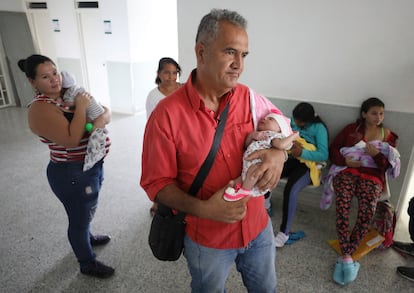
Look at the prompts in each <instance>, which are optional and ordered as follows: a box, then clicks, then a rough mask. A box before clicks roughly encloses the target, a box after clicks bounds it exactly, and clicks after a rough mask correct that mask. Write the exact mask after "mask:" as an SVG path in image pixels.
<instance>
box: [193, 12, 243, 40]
mask: <svg viewBox="0 0 414 293" xmlns="http://www.w3.org/2000/svg"><path fill="white" fill-rule="evenodd" d="M220 21H228V22H230V23H232V24H234V25H236V26H238V27H241V28H243V29H246V27H247V20H246V19H245V18H244V17H243V16H241V15H240V14H238V13H237V12H235V11H230V10H227V9H212V10H211V11H210V13H209V14H206V15H205V16H204V17H203V18H202V19H201V21H200V24H199V26H198V30H197V36H196V43H197V42H204V43H208V42H210V41H212V40H215V39H216V38H217V34H218V26H219V22H220Z"/></svg>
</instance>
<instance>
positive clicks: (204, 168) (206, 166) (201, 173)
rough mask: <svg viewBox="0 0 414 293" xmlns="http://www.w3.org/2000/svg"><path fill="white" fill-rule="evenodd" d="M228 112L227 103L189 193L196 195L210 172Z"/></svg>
mask: <svg viewBox="0 0 414 293" xmlns="http://www.w3.org/2000/svg"><path fill="white" fill-rule="evenodd" d="M228 112H229V103H227V105H226V107H225V108H224V110H223V112H221V114H220V117H219V124H218V126H217V129H216V133H215V134H214V140H213V145H212V146H211V149H210V152H209V153H208V155H207V157H206V159H205V160H204V163H203V165H201V167H200V170H198V173H197V176H196V178H195V179H194V181H193V184H191V187H190V190H189V191H188V193H189V194H191V195H192V196H196V194H197V192H198V190H199V189H200V187H201V186H202V185H203V182H204V180H205V179H206V177H207V174H208V173H209V172H210V169H211V166H213V163H214V159H215V157H216V155H217V151H218V149H219V147H220V142H221V138H222V137H223V132H224V126H225V125H226V120H227V114H228Z"/></svg>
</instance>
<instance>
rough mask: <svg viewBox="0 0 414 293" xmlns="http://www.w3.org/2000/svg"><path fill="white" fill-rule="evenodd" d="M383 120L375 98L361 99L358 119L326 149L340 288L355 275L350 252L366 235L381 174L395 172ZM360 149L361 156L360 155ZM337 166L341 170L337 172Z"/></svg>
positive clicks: (356, 266) (392, 136)
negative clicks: (352, 214) (354, 210)
mask: <svg viewBox="0 0 414 293" xmlns="http://www.w3.org/2000/svg"><path fill="white" fill-rule="evenodd" d="M383 120H384V103H383V102H382V101H381V100H380V99H378V98H369V99H367V100H365V101H364V102H363V103H362V105H361V109H360V118H359V119H358V120H357V121H356V122H355V123H351V124H349V125H347V126H346V127H345V128H344V129H342V131H341V132H340V133H339V134H338V135H337V136H336V137H335V139H334V141H333V143H332V144H331V146H330V149H329V158H330V160H331V162H332V164H333V167H331V169H330V171H329V172H330V173H331V171H332V170H333V169H335V168H336V170H337V171H336V173H335V174H333V180H332V186H333V190H334V193H335V195H336V231H337V234H338V240H339V245H340V248H341V253H342V256H341V257H340V258H339V259H338V260H337V262H336V264H335V269H334V272H333V279H334V281H335V282H336V283H338V284H341V285H346V284H349V283H351V282H353V281H354V280H355V279H356V277H357V275H358V270H359V267H360V265H359V263H358V262H356V261H353V259H352V253H353V252H355V251H356V250H357V248H358V246H359V244H360V243H361V240H362V239H363V238H364V236H365V235H366V234H367V232H368V228H369V226H370V224H371V222H372V219H373V216H374V213H375V209H376V206H377V201H378V199H379V198H380V196H381V193H382V191H383V188H384V186H385V173H386V172H387V170H388V172H389V174H393V176H398V173H399V171H398V170H399V159H397V158H396V157H395V156H394V154H395V152H394V151H393V148H392V147H395V145H396V140H397V138H398V136H397V135H396V134H395V133H393V132H391V131H390V130H389V129H388V128H385V127H384V126H383V124H382V122H383ZM384 143H386V144H384ZM389 146H390V147H389ZM361 148H362V149H363V150H364V154H361V151H360V150H361ZM357 150H358V151H357ZM368 157H371V158H372V160H371V159H370V158H368ZM338 167H339V168H341V170H339V171H338V169H337V168H338ZM354 196H355V197H356V198H357V199H358V213H357V219H356V221H355V225H354V227H353V228H352V229H351V227H350V222H349V215H350V209H351V203H352V198H353V197H354ZM353 222H354V221H353Z"/></svg>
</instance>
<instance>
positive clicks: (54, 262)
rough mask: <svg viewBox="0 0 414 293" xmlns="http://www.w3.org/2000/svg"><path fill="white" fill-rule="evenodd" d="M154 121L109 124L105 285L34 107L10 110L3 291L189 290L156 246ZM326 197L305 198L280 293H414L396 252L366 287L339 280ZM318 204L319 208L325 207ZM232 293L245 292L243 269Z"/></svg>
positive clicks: (378, 264)
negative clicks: (71, 236) (64, 195)
mask: <svg viewBox="0 0 414 293" xmlns="http://www.w3.org/2000/svg"><path fill="white" fill-rule="evenodd" d="M144 124H145V115H137V116H124V115H116V114H114V117H113V121H112V123H111V124H110V125H109V126H108V129H109V131H110V136H111V138H112V141H113V144H112V148H111V152H110V154H109V156H108V158H107V159H106V162H105V182H104V187H103V189H102V193H101V197H100V204H99V208H98V211H97V214H96V217H95V219H94V222H93V225H92V226H93V228H94V230H95V231H99V232H106V233H109V234H111V235H112V237H113V238H112V239H113V240H112V241H111V243H110V244H108V245H107V246H106V247H104V248H100V249H97V250H96V252H97V254H98V257H99V259H101V260H102V261H104V262H106V263H108V264H110V265H113V266H114V267H115V268H116V275H115V276H114V277H113V278H111V279H109V280H96V279H93V278H89V277H86V276H83V275H81V274H80V273H79V271H78V267H77V263H76V259H75V257H74V255H73V253H72V251H71V249H70V247H69V243H68V241H67V239H66V232H65V231H66V225H67V219H66V216H65V213H64V210H63V208H62V206H61V204H60V203H59V202H58V201H57V200H56V198H55V197H54V195H53V194H52V193H51V191H50V188H49V186H48V184H47V181H46V177H45V167H46V164H47V161H48V151H47V148H46V146H45V145H42V144H41V143H40V142H39V141H38V139H37V138H36V137H35V136H34V135H33V134H32V133H31V132H30V130H29V129H28V127H27V122H26V109H25V108H6V109H0V135H1V143H0V167H1V169H0V188H1V189H0V190H1V191H0V194H1V195H0V212H1V213H0V220H1V233H0V256H1V258H0V259H1V268H0V272H1V274H0V276H1V277H0V284H1V289H0V291H1V292H104V291H105V292H180V293H181V292H189V291H190V290H189V283H190V279H189V274H188V271H187V267H186V264H185V259H184V258H181V259H180V260H179V261H178V262H173V263H164V262H159V261H157V260H155V259H154V258H153V257H152V255H151V252H150V250H149V248H148V245H147V235H148V227H149V223H150V216H149V212H148V210H149V208H150V205H151V204H150V202H149V201H148V199H147V197H146V195H145V194H144V192H143V191H142V189H141V188H140V187H139V177H140V155H141V140H142V134H143V130H144ZM317 201H318V195H317V194H311V193H309V192H308V193H307V192H302V193H301V196H300V199H299V203H298V209H297V213H296V219H295V222H294V224H293V229H295V230H303V231H305V233H306V235H307V236H306V237H305V238H304V239H303V240H300V241H298V242H297V243H295V244H293V245H289V246H285V247H283V248H282V249H278V250H277V261H276V268H277V277H278V292H281V293H285V292H294V293H297V292H336V291H340V292H414V283H413V282H410V281H408V280H405V279H402V278H400V277H399V276H398V275H397V274H396V271H395V269H396V267H397V266H399V265H414V258H413V259H410V258H404V257H402V256H401V255H399V254H398V253H396V252H395V251H394V250H392V249H388V250H386V251H373V252H371V253H370V254H369V255H367V256H365V257H364V258H363V259H362V260H361V269H360V273H359V275H358V278H357V280H356V281H355V282H354V283H352V284H350V285H348V286H346V287H344V288H341V287H340V286H338V285H336V284H335V283H334V282H333V281H332V269H333V264H334V262H335V259H336V257H337V255H336V253H335V252H334V251H333V250H332V249H331V248H330V247H329V246H328V245H327V242H326V240H327V239H332V238H335V226H334V225H335V224H334V210H333V209H332V208H331V210H329V211H326V212H322V211H320V210H319V208H318V204H317ZM272 202H273V210H274V216H273V218H272V221H273V227H274V230H275V231H276V232H277V231H278V228H279V225H280V206H281V195H280V190H278V189H277V190H276V191H275V192H274V195H273V198H272ZM315 202H316V203H315ZM227 292H230V293H239V292H245V289H244V287H243V285H242V281H241V278H240V276H239V274H238V273H237V272H236V270H235V269H233V270H232V271H231V274H230V276H229V279H228V283H227Z"/></svg>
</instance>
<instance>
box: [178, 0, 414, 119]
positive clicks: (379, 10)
mask: <svg viewBox="0 0 414 293" xmlns="http://www.w3.org/2000/svg"><path fill="white" fill-rule="evenodd" d="M211 8H228V9H230V10H236V11H238V12H239V13H240V14H242V15H243V16H244V17H245V18H246V19H247V21H248V32H249V43H250V45H249V51H250V54H249V56H248V57H247V59H246V68H245V72H244V74H243V76H242V78H241V80H240V81H241V82H243V83H247V84H249V85H250V86H252V87H254V88H255V89H256V90H257V91H259V92H261V93H263V94H265V95H266V96H268V97H281V98H289V99H293V100H309V101H317V102H322V103H323V102H325V103H329V104H338V105H348V106H359V105H360V103H361V101H362V100H363V99H365V98H367V97H369V96H378V97H381V98H382V99H383V100H384V102H385V104H386V108H387V110H395V111H401V112H408V113H414V29H413V27H414V17H412V12H413V11H414V1H410V0H396V1H388V0H364V1H360V0H349V1H342V0H313V1H308V0H292V1H282V0H262V1H260V4H257V5H256V3H254V2H251V1H247V0H210V1H203V2H200V1H187V0H178V31H179V56H180V64H181V65H182V67H183V70H184V74H185V76H187V75H188V73H189V72H190V71H191V69H192V68H193V67H194V66H195V57H194V50H193V48H194V39H195V34H196V30H197V26H198V23H199V21H200V19H201V17H202V16H203V15H205V14H206V13H208V12H209V11H210V10H211Z"/></svg>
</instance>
